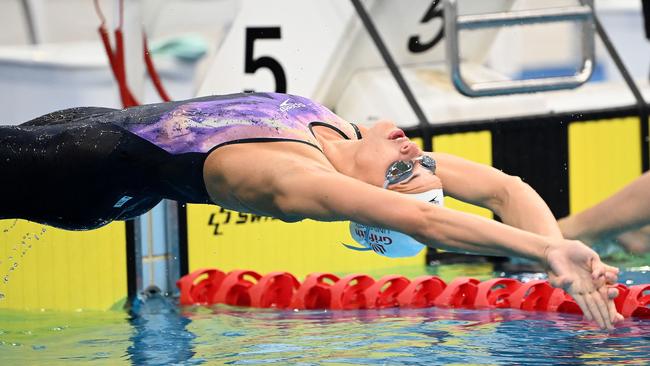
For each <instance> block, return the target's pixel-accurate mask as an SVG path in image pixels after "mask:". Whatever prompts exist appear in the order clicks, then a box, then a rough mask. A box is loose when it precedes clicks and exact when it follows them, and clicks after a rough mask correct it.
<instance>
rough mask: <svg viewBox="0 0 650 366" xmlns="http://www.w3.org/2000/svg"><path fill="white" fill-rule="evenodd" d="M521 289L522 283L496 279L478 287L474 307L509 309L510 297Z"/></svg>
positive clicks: (510, 279)
mask: <svg viewBox="0 0 650 366" xmlns="http://www.w3.org/2000/svg"><path fill="white" fill-rule="evenodd" d="M520 287H521V282H519V281H517V280H515V279H512V278H494V279H491V280H488V281H485V282H481V283H479V285H478V288H477V292H476V299H475V300H474V307H476V308H509V307H510V295H512V293H513V292H515V291H516V290H517V289H519V288H520Z"/></svg>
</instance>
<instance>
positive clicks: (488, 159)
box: [433, 131, 492, 218]
mask: <svg viewBox="0 0 650 366" xmlns="http://www.w3.org/2000/svg"><path fill="white" fill-rule="evenodd" d="M433 148H434V151H439V152H445V153H449V154H453V155H456V156H459V157H462V158H465V159H468V160H471V161H474V162H477V163H481V164H485V165H492V135H491V134H490V132H489V131H479V132H465V133H455V134H449V135H439V136H435V137H434V138H433ZM443 184H444V182H443ZM445 206H446V207H449V208H453V209H456V210H460V211H464V212H468V213H473V214H476V215H480V216H484V217H487V218H492V212H491V211H490V210H486V209H484V208H482V207H478V206H474V205H470V204H468V203H464V202H461V201H458V200H455V199H453V198H451V197H450V198H447V197H445Z"/></svg>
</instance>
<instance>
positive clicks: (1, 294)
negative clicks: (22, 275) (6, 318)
mask: <svg viewBox="0 0 650 366" xmlns="http://www.w3.org/2000/svg"><path fill="white" fill-rule="evenodd" d="M4 298H5V294H3V293H2V292H0V300H3V299H4Z"/></svg>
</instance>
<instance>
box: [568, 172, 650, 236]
mask: <svg viewBox="0 0 650 366" xmlns="http://www.w3.org/2000/svg"><path fill="white" fill-rule="evenodd" d="M648 202H650V172H648V173H645V174H643V175H642V176H641V177H639V178H637V179H636V180H634V181H633V182H632V183H630V184H628V185H627V186H625V187H623V188H622V189H621V190H619V191H618V192H616V193H615V194H613V195H612V196H610V197H608V198H607V199H605V200H603V201H601V202H600V203H598V204H596V205H595V206H592V207H590V208H588V209H586V210H584V211H582V212H580V213H578V214H575V215H572V216H569V217H567V218H565V219H563V220H561V221H560V225H561V227H562V232H563V233H564V234H565V235H566V236H567V237H569V238H576V239H580V240H584V241H585V242H587V243H594V242H596V241H598V240H602V239H605V238H608V237H613V236H616V235H619V234H621V233H624V232H627V231H631V230H636V229H639V228H641V227H643V226H644V225H647V224H650V204H648Z"/></svg>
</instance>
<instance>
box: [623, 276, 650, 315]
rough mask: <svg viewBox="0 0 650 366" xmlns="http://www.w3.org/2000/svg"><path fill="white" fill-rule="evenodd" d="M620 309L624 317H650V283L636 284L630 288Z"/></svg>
mask: <svg viewBox="0 0 650 366" xmlns="http://www.w3.org/2000/svg"><path fill="white" fill-rule="evenodd" d="M628 290H629V292H628V293H627V296H626V297H625V299H624V300H623V307H622V308H621V309H620V313H621V315H623V316H624V317H626V318H627V317H635V318H646V319H647V318H650V308H648V305H649V304H650V284H647V285H636V286H632V287H630V288H629V289H628Z"/></svg>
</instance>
